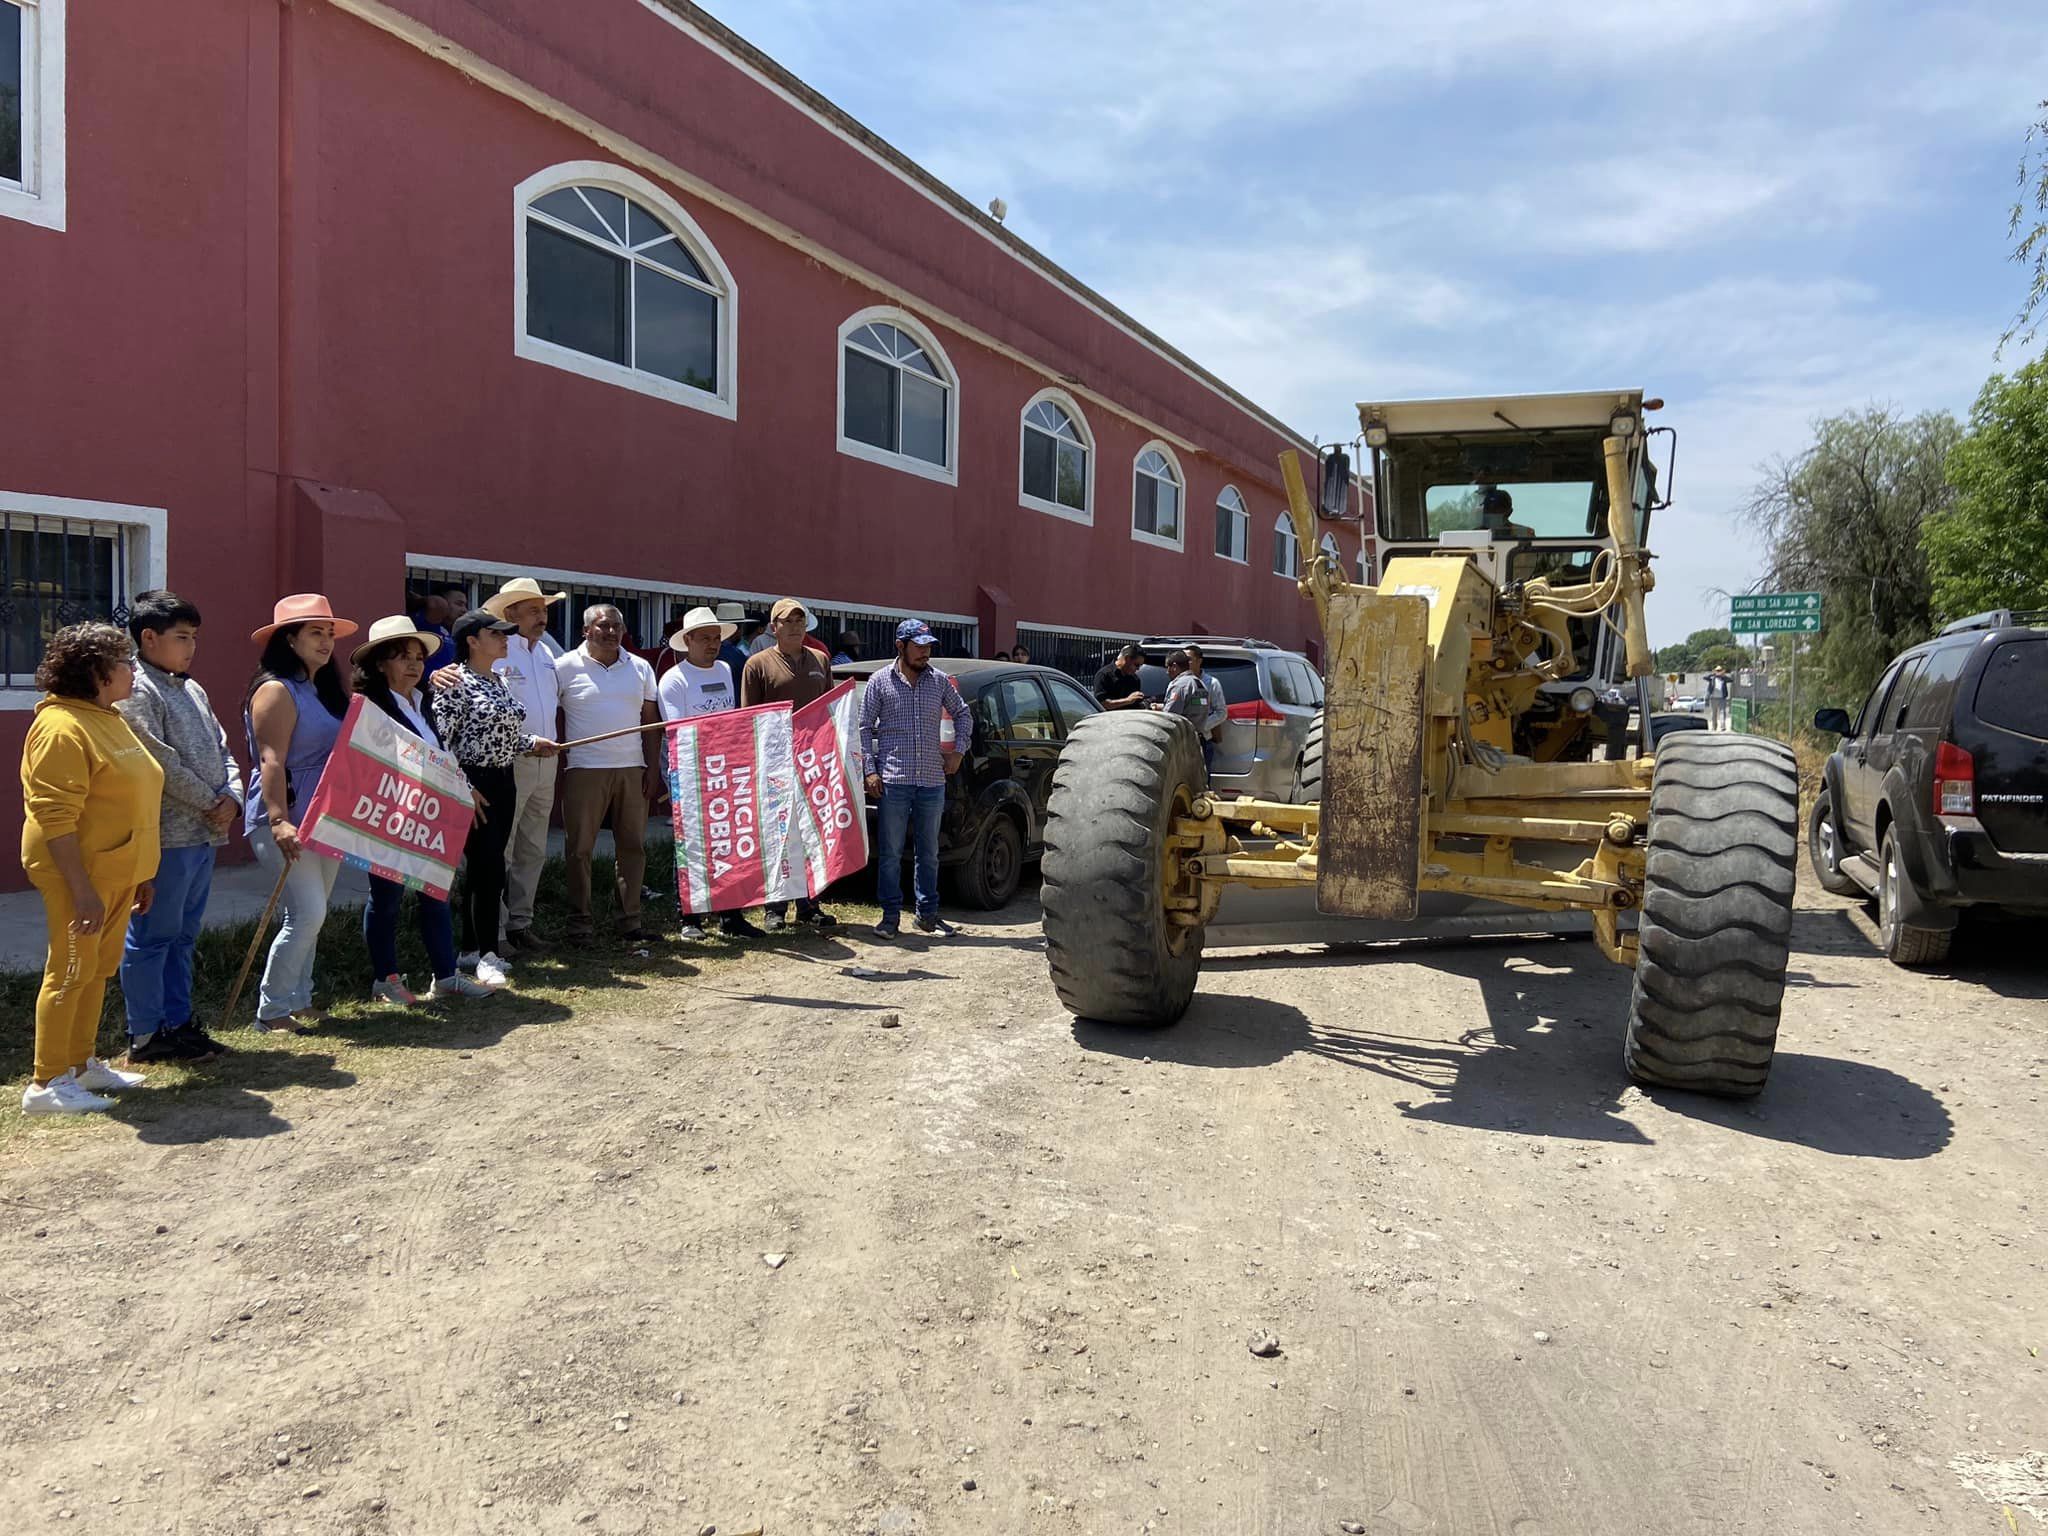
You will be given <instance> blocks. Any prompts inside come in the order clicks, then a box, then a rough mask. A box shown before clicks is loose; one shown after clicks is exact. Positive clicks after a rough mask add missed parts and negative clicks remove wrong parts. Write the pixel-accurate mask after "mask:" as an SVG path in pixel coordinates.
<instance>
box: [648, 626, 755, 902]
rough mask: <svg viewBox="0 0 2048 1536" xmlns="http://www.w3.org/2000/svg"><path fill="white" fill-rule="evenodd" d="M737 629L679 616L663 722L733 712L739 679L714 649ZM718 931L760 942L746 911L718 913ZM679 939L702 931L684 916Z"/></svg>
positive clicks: (665, 678) (664, 686) (664, 685)
mask: <svg viewBox="0 0 2048 1536" xmlns="http://www.w3.org/2000/svg"><path fill="white" fill-rule="evenodd" d="M738 628H739V626H738V625H737V624H733V623H729V622H725V621H722V620H720V618H719V617H718V615H717V614H715V613H713V612H712V611H711V610H710V609H709V608H692V609H691V610H690V611H689V612H688V613H686V614H685V615H683V627H682V628H681V629H680V630H678V631H677V632H676V633H675V634H673V635H670V636H669V637H668V643H669V649H670V650H673V651H676V652H678V653H680V654H681V656H682V660H681V661H678V662H677V663H676V664H675V665H674V666H672V667H670V668H669V669H668V670H667V671H666V672H664V673H662V675H661V683H660V685H659V687H658V688H657V690H656V691H657V692H658V693H659V694H660V696H661V697H660V703H661V718H662V719H664V720H689V719H692V718H694V717H695V716H697V715H715V714H718V713H720V712H721V711H723V710H728V709H737V708H738V707H739V702H740V689H739V679H738V678H736V677H734V676H733V673H732V667H731V666H730V665H729V664H728V663H726V662H724V661H721V660H720V659H719V655H718V648H719V647H720V646H721V645H723V644H724V643H725V642H726V641H728V640H730V639H731V638H732V637H733V634H734V632H735V631H736V630H738ZM718 926H719V929H720V930H721V931H722V932H723V933H725V934H726V935H727V936H728V937H730V938H736V939H738V938H760V937H762V933H761V930H760V929H759V928H757V927H756V926H755V925H754V924H753V923H751V922H749V921H748V920H747V916H746V914H745V913H744V912H721V913H719V914H718ZM682 937H684V938H685V939H701V938H703V937H704V928H703V925H702V924H700V923H699V922H698V921H697V920H696V918H695V917H692V916H690V915H689V914H687V913H686V914H685V915H684V917H683V927H682Z"/></svg>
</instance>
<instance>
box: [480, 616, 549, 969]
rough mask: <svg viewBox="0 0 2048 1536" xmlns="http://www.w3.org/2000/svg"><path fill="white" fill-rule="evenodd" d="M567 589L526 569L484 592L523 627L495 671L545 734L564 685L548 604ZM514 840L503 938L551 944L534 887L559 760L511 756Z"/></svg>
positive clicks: (523, 945) (511, 943)
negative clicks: (542, 929)
mask: <svg viewBox="0 0 2048 1536" xmlns="http://www.w3.org/2000/svg"><path fill="white" fill-rule="evenodd" d="M568 596H569V594H568V593H566V592H542V591H541V589H540V583H539V582H537V581H535V580H533V579H532V578H531V577H528V576H521V577H519V578H517V579H516V580H513V581H508V582H506V583H505V585H504V586H502V587H500V588H499V589H498V590H497V591H496V592H494V593H493V594H492V595H491V596H489V597H487V598H485V599H484V607H485V608H487V609H489V610H490V611H491V612H492V613H494V614H496V615H497V616H498V617H499V618H501V619H505V620H507V621H509V622H511V623H513V624H517V625H518V626H519V633H518V634H516V635H508V636H507V637H506V642H505V659H504V660H503V661H501V662H499V663H498V664H497V666H496V667H495V668H493V670H494V671H495V672H497V674H498V675H499V676H500V677H502V678H504V679H505V682H506V684H507V686H509V687H510V688H511V690H512V696H513V697H514V698H516V699H518V700H519V704H520V707H521V708H522V709H523V710H524V711H525V712H526V729H527V730H528V731H529V732H530V733H531V734H533V735H535V736H538V737H541V738H543V739H544V740H551V741H552V740H557V739H559V738H557V737H556V736H555V710H556V708H557V706H558V705H559V703H560V686H559V683H558V682H557V680H556V677H555V662H556V660H557V658H559V657H560V656H561V654H562V648H561V647H560V646H558V645H556V644H555V642H554V641H553V640H552V639H551V638H550V637H549V635H548V609H550V608H551V607H553V606H554V605H555V604H556V603H559V602H563V601H565V600H566V599H567V598H568ZM512 783H513V788H514V789H515V790H516V791H517V792H518V801H517V804H516V805H515V806H514V807H513V811H512V842H511V845H510V846H509V847H508V848H507V849H506V850H505V943H506V945H507V946H508V947H509V948H510V949H512V950H514V951H520V950H525V951H528V952H532V951H537V950H543V949H546V948H548V945H547V944H546V943H544V942H543V941H542V940H541V938H540V936H539V935H538V934H536V933H535V932H534V931H533V894H534V892H535V890H537V889H538V888H539V886H540V872H541V868H542V866H543V865H545V864H546V863H547V861H548V822H549V820H550V819H551V818H552V817H553V815H554V811H555V763H554V761H553V759H551V758H543V757H519V758H515V759H513V763H512Z"/></svg>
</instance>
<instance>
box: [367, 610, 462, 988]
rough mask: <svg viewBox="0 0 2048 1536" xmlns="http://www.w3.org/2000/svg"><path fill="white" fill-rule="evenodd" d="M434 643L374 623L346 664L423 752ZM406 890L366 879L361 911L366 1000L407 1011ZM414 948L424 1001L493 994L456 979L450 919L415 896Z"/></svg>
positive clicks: (436, 904)
mask: <svg viewBox="0 0 2048 1536" xmlns="http://www.w3.org/2000/svg"><path fill="white" fill-rule="evenodd" d="M439 642H440V636H438V635H435V634H431V633H429V632H427V631H425V630H421V629H419V628H417V627H415V625H414V624H413V621H412V620H411V619H410V618H408V617H407V616H406V615H405V614H402V613H400V614H394V615H392V616H391V617H390V618H388V619H379V620H378V621H377V622H376V623H374V624H372V625H371V626H370V633H369V636H368V638H367V639H365V640H364V641H363V643H362V644H361V645H359V646H357V647H356V650H355V655H353V656H352V657H350V658H349V663H350V667H351V671H352V676H351V678H350V681H351V682H353V683H354V685H355V690H356V692H357V693H359V694H361V695H362V696H363V697H364V698H365V699H367V700H368V701H369V702H370V703H371V704H373V705H374V706H376V707H377V708H378V709H381V710H383V711H384V713H385V714H387V715H389V716H390V717H391V718H392V719H393V720H395V721H397V722H398V724H399V725H401V726H403V727H404V728H405V729H406V730H408V731H411V732H412V733H413V734H414V735H415V736H417V737H419V738H420V739H421V740H422V741H424V742H426V743H427V745H429V746H432V747H438V746H440V745H441V737H440V735H439V733H438V732H436V731H435V729H434V708H433V705H432V703H431V702H430V701H428V700H427V699H426V698H425V697H424V696H423V695H422V694H421V693H420V679H421V678H422V677H423V676H425V674H426V670H427V658H428V657H429V656H430V655H432V654H433V653H434V651H435V649H436V647H437V646H438V645H439ZM404 904H405V887H404V886H402V885H400V884H399V883H398V882H397V881H396V880H386V879H385V878H384V877H383V876H381V875H371V876H370V904H369V905H368V906H366V907H364V908H363V943H364V944H365V945H366V946H367V947H368V949H369V951H370V974H371V975H372V976H373V977H374V978H375V979H374V980H373V981H372V982H371V983H370V1000H371V1001H372V1002H378V1003H394V1004H397V1005H398V1006H400V1007H410V1006H412V1005H413V1004H415V1003H417V1002H419V998H418V997H416V996H415V995H414V994H413V993H412V992H411V991H410V990H408V989H407V987H406V985H405V978H404V977H403V976H401V975H399V974H398V920H399V915H400V912H401V909H402V908H403V906H404ZM418 907H419V924H420V942H421V943H423V944H424V945H425V946H426V949H427V959H428V960H429V961H430V962H431V963H432V965H433V974H434V984H433V986H432V987H431V988H429V989H428V992H427V997H428V999H429V1000H430V1001H434V1002H439V1001H440V1000H441V999H443V998H449V997H489V996H490V995H491V993H492V991H493V990H494V989H493V988H491V987H487V986H485V985H484V984H483V983H482V982H479V981H471V980H470V979H469V978H468V977H467V976H465V975H463V974H462V970H461V968H460V967H459V966H458V965H457V964H456V957H455V918H454V915H453V913H451V912H450V911H449V909H448V903H447V902H446V901H444V900H442V899H440V898H439V897H435V896H429V895H428V894H427V893H426V892H425V891H421V892H420V893H419V896H418Z"/></svg>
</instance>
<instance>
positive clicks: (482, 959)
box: [476, 950, 512, 988]
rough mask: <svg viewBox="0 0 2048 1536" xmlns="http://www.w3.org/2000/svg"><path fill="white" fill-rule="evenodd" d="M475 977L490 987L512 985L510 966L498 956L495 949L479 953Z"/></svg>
mask: <svg viewBox="0 0 2048 1536" xmlns="http://www.w3.org/2000/svg"><path fill="white" fill-rule="evenodd" d="M476 979H477V980H478V981H480V982H482V983H483V984H484V985H485V986H487V987H491V988H497V987H509V986H511V985H512V967H511V966H509V965H507V964H506V963H505V962H504V961H502V960H500V959H499V958H498V953H497V951H496V950H493V951H491V953H489V954H488V955H480V956H478V957H477V962H476Z"/></svg>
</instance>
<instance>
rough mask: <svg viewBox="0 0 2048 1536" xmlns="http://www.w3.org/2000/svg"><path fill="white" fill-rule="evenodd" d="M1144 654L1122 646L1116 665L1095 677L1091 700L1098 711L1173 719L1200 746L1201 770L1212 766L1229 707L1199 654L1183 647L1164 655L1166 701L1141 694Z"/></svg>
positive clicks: (1197, 649)
mask: <svg viewBox="0 0 2048 1536" xmlns="http://www.w3.org/2000/svg"><path fill="white" fill-rule="evenodd" d="M1144 665H1145V652H1144V651H1143V649H1142V648H1140V647H1139V646H1137V645H1126V646H1125V647H1124V648H1123V649H1122V650H1120V651H1118V652H1117V653H1116V659H1115V660H1114V661H1112V662H1110V663H1109V665H1108V666H1106V667H1104V668H1103V669H1102V670H1101V671H1100V672H1097V673H1096V674H1095V697H1096V698H1097V699H1098V700H1099V701H1100V702H1101V704H1102V707H1103V708H1104V709H1156V710H1160V711H1162V712H1164V713H1166V714H1169V715H1179V716H1180V717H1181V718H1182V719H1184V720H1186V721H1187V723H1188V724H1189V725H1191V726H1193V727H1194V728H1195V735H1196V736H1197V737H1198V738H1199V739H1200V740H1201V743H1202V767H1203V768H1204V769H1205V770H1209V769H1213V768H1215V766H1216V743H1217V742H1218V741H1220V740H1221V739H1222V736H1223V727H1224V725H1225V724H1226V723H1227V722H1228V721H1229V719H1230V701H1229V700H1228V699H1227V698H1225V697H1224V693H1223V684H1222V683H1220V682H1218V681H1217V680H1216V679H1215V678H1214V677H1212V676H1210V674H1209V673H1208V672H1206V671H1204V670H1203V661H1202V648H1201V647H1200V646H1199V645H1184V646H1180V647H1178V648H1176V649H1174V650H1171V651H1168V652H1167V653H1166V695H1165V697H1164V698H1160V699H1154V698H1151V697H1150V696H1148V695H1147V694H1146V692H1145V687H1144V684H1143V682H1142V681H1141V680H1140V678H1139V669H1140V668H1142V667H1143V666H1144Z"/></svg>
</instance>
